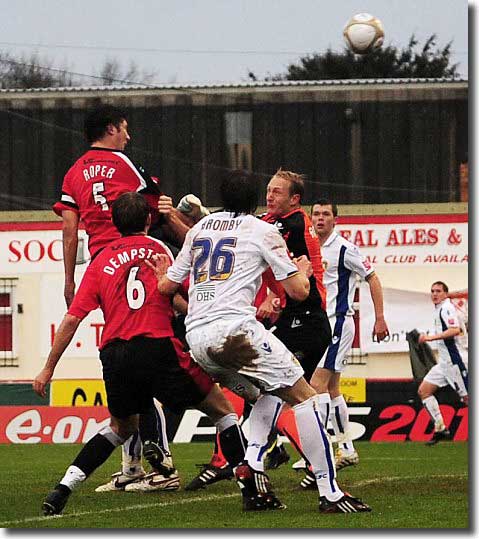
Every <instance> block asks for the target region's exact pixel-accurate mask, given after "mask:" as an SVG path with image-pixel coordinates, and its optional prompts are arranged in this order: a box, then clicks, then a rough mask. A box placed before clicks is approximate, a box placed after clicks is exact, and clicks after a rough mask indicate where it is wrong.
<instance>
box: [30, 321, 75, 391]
mask: <svg viewBox="0 0 479 539" xmlns="http://www.w3.org/2000/svg"><path fill="white" fill-rule="evenodd" d="M80 322H81V320H80V318H77V317H76V316H73V315H71V314H68V313H67V314H66V315H65V316H64V317H63V320H62V323H61V324H60V327H59V328H58V330H57V332H56V334H55V338H54V339H53V346H52V349H51V350H50V354H49V355H48V359H47V361H46V363H45V366H44V367H43V369H42V370H41V371H40V373H39V374H38V375H37V376H36V378H35V380H34V381H33V391H35V393H37V394H38V395H40V397H43V398H45V396H46V393H45V387H46V385H47V384H48V382H49V381H50V380H51V379H52V376H53V373H54V372H55V367H56V366H57V363H58V362H59V361H60V358H61V357H62V354H63V352H64V351H65V349H66V347H67V346H68V345H69V344H70V342H71V340H72V339H73V336H74V335H75V332H76V330H77V328H78V326H79V325H80Z"/></svg>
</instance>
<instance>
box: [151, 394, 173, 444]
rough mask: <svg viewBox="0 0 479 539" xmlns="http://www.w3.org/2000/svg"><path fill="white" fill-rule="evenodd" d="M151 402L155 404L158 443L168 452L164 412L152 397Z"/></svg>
mask: <svg viewBox="0 0 479 539" xmlns="http://www.w3.org/2000/svg"><path fill="white" fill-rule="evenodd" d="M153 404H154V405H155V409H156V419H157V421H158V435H159V439H160V445H161V446H162V447H163V449H165V450H166V451H168V453H169V452H170V446H169V445H168V436H167V433H166V417H165V412H164V411H163V406H162V405H161V404H160V403H159V402H158V401H157V400H156V399H153Z"/></svg>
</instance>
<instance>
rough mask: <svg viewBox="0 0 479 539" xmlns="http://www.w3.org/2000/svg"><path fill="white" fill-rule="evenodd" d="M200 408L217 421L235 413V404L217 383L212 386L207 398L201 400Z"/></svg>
mask: <svg viewBox="0 0 479 539" xmlns="http://www.w3.org/2000/svg"><path fill="white" fill-rule="evenodd" d="M198 409H199V410H201V411H202V412H204V413H205V414H206V415H207V416H209V417H210V419H211V420H212V421H213V422H215V423H216V422H217V421H218V420H219V419H220V418H222V417H224V416H226V415H228V414H235V409H234V408H233V405H232V404H231V402H230V401H229V400H228V399H227V398H226V397H225V395H224V393H223V392H222V391H221V389H220V388H219V386H217V385H216V384H215V385H214V386H213V387H212V389H211V391H210V392H209V393H208V395H207V396H206V398H205V399H204V400H203V401H201V402H200V404H199V405H198Z"/></svg>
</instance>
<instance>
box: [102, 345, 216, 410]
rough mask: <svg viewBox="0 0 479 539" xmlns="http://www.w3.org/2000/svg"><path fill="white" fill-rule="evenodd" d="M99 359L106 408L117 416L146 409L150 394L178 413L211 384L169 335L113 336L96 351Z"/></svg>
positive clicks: (193, 403)
mask: <svg viewBox="0 0 479 539" xmlns="http://www.w3.org/2000/svg"><path fill="white" fill-rule="evenodd" d="M100 360H101V363H102V366H103V380H104V381H105V388H106V395H107V400H108V409H109V410H110V413H111V414H112V415H113V416H115V417H119V418H124V417H127V416H130V415H133V414H138V413H143V412H147V411H148V410H149V409H150V408H151V403H152V400H153V397H156V398H157V399H158V400H159V401H160V402H161V403H162V404H163V405H164V406H165V407H166V408H168V409H169V410H171V411H172V412H174V413H180V412H182V411H183V410H185V409H186V408H188V407H190V406H192V407H196V406H197V405H198V404H199V403H200V402H201V401H202V400H204V398H205V397H206V396H207V395H208V393H209V392H210V391H211V388H212V387H213V381H212V380H211V378H210V377H209V376H208V375H207V374H206V373H205V372H204V371H203V370H202V369H201V368H200V367H199V366H198V365H197V364H195V363H194V362H193V361H192V359H191V356H190V355H189V354H186V353H184V352H183V350H182V347H181V343H180V342H179V341H178V340H177V339H175V338H173V337H172V338H170V337H165V338H161V339H150V338H147V337H134V338H133V339H131V340H129V341H124V340H117V341H114V342H112V343H110V344H108V345H107V346H105V348H103V350H101V351H100Z"/></svg>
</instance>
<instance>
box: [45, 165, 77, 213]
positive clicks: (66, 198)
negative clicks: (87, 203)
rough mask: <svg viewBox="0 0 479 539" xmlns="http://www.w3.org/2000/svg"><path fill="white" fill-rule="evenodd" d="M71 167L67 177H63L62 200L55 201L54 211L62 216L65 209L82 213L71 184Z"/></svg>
mask: <svg viewBox="0 0 479 539" xmlns="http://www.w3.org/2000/svg"><path fill="white" fill-rule="evenodd" d="M70 171H71V169H70V170H69V171H68V172H67V174H66V175H65V178H64V179H63V185H62V194H61V197H60V200H59V201H58V202H55V204H54V205H53V207H52V209H53V211H54V212H55V213H56V214H57V215H59V216H60V217H61V216H62V211H64V210H71V211H74V212H76V213H80V211H79V207H78V201H77V200H76V198H75V196H74V192H73V188H72V186H71V172H70Z"/></svg>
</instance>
